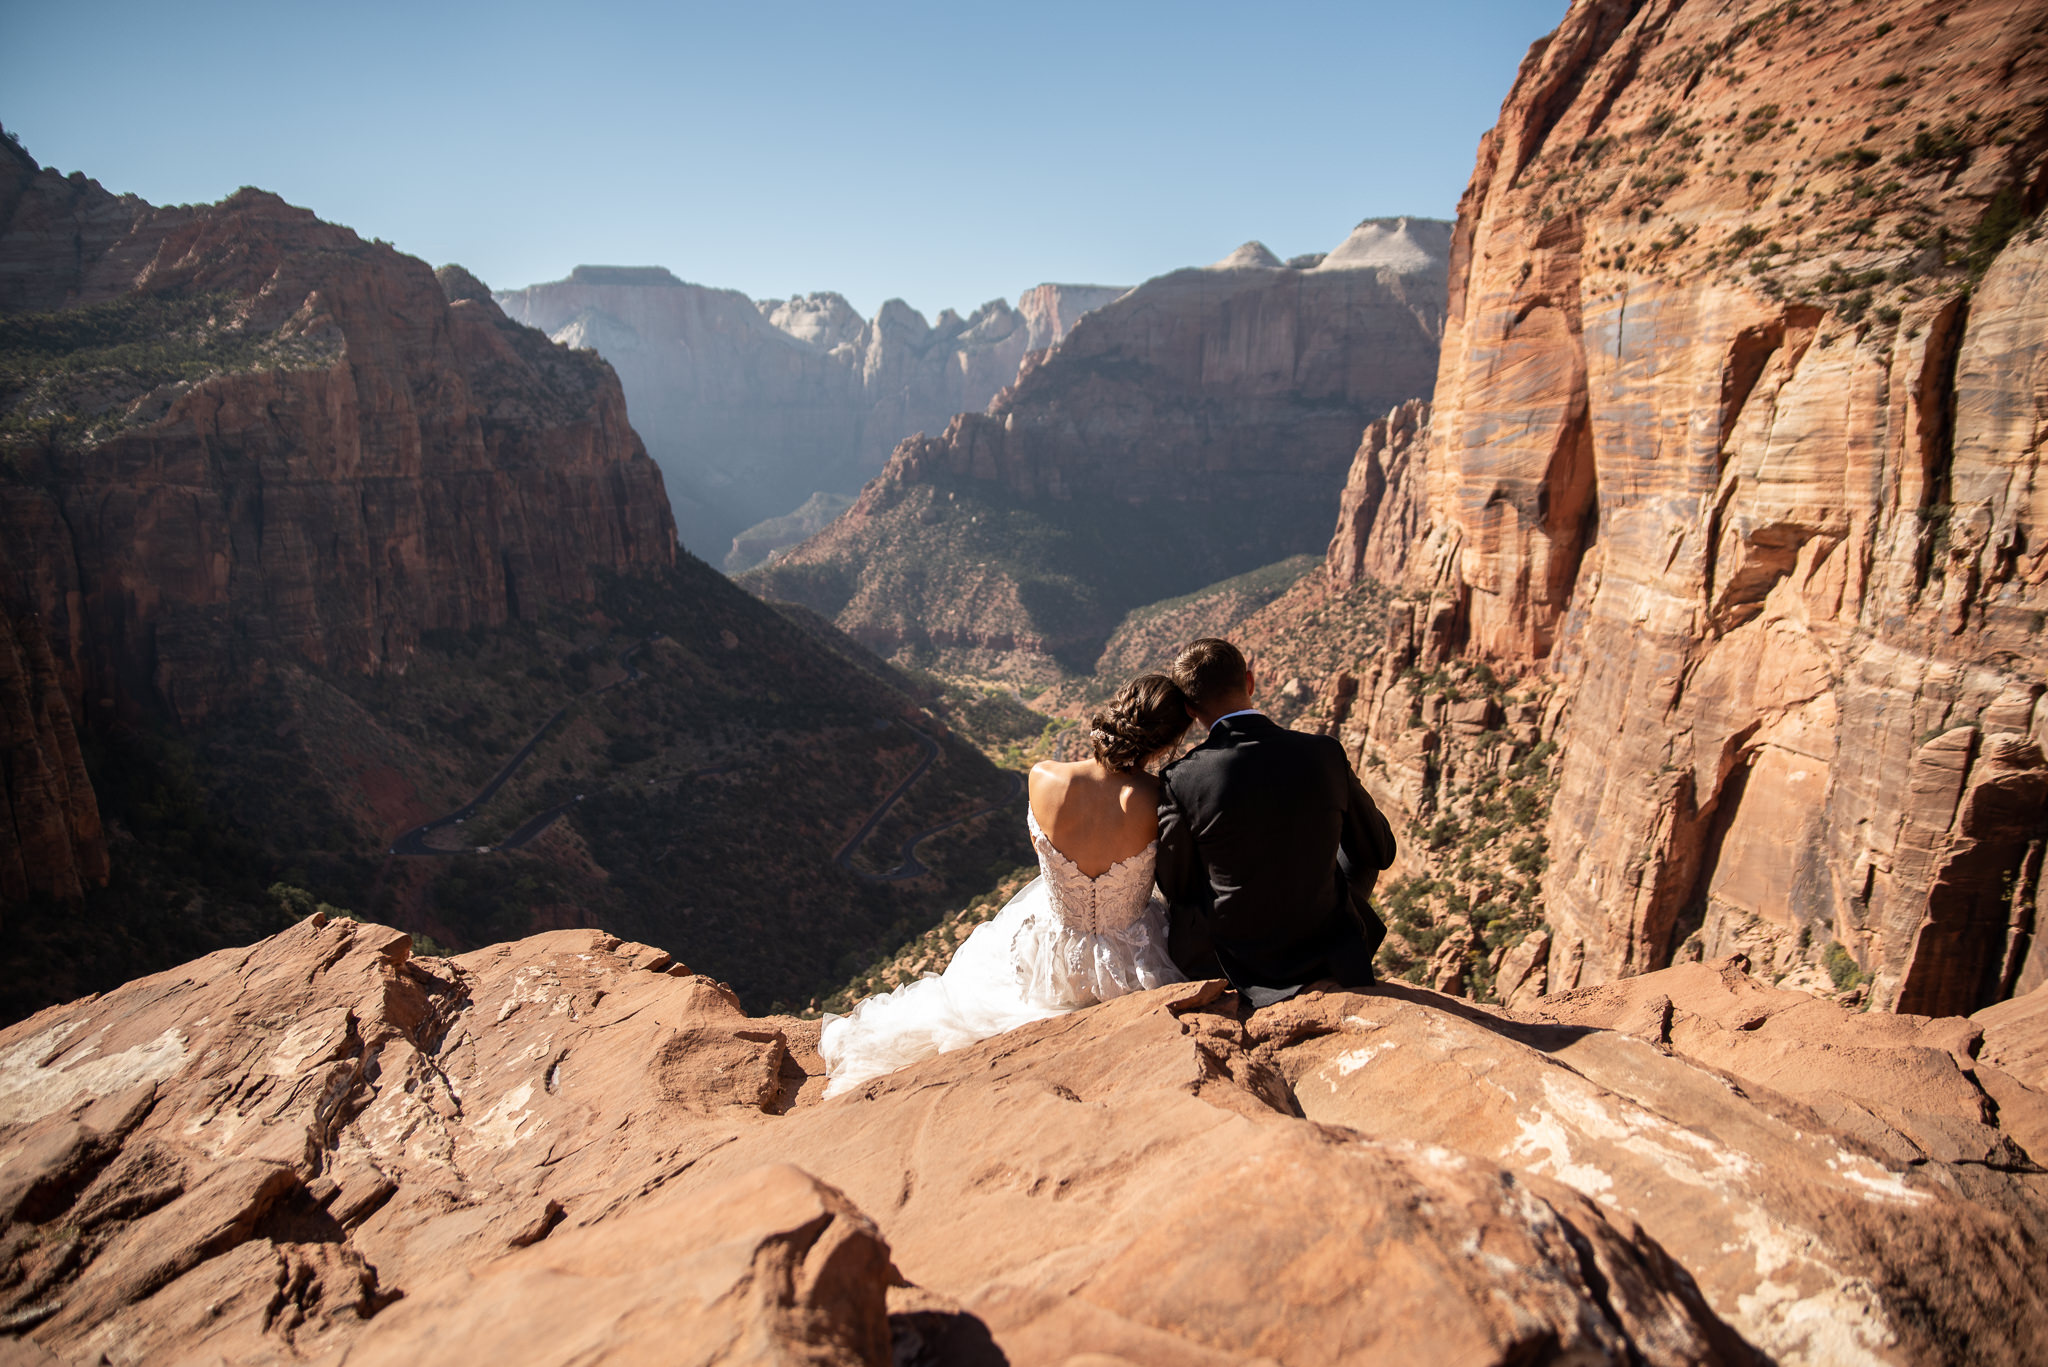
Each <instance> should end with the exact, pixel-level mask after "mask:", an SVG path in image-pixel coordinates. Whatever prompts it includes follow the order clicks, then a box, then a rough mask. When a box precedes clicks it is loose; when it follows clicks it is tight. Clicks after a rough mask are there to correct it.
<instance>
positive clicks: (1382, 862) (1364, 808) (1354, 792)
mask: <svg viewBox="0 0 2048 1367" xmlns="http://www.w3.org/2000/svg"><path fill="white" fill-rule="evenodd" d="M1337 763H1338V764H1340V765H1342V766H1343V772H1344V784H1345V789H1346V793H1345V799H1346V800H1345V806H1344V829H1343V833H1342V835H1341V836H1340V838H1339V840H1340V850H1341V853H1342V856H1343V858H1342V860H1341V861H1340V862H1341V863H1342V864H1343V866H1344V877H1345V881H1346V882H1348V883H1349V884H1350V885H1351V893H1352V896H1353V897H1354V898H1356V899H1357V900H1358V901H1360V902H1363V901H1365V900H1366V899H1367V898H1369V897H1371V896H1372V889H1373V885H1374V884H1375V883H1377V882H1378V881H1379V875H1380V870H1381V869H1384V868H1386V867H1388V866H1389V865H1391V864H1392V863H1393V862H1394V828H1393V827H1392V826H1390V825H1388V824H1387V818H1386V817H1385V816H1384V815H1382V814H1381V812H1380V809H1379V804H1378V803H1376V802H1374V801H1373V800H1372V794H1370V793H1368V792H1366V791H1365V785H1364V784H1363V783H1360V782H1359V781H1358V775H1357V774H1356V773H1355V772H1353V770H1352V768H1351V763H1350V761H1349V760H1348V759H1346V758H1345V757H1344V755H1343V752H1342V750H1341V749H1340V750H1339V751H1338V754H1337Z"/></svg>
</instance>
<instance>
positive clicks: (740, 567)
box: [725, 493, 853, 574]
mask: <svg viewBox="0 0 2048 1367" xmlns="http://www.w3.org/2000/svg"><path fill="white" fill-rule="evenodd" d="M852 506H853V499H852V498H850V497H848V496H847V495H845V494H827V493H815V494H812V495H811V496H810V497H809V498H807V499H805V500H804V501H803V502H802V503H801V504H799V505H798V506H797V507H796V508H795V509H794V510H793V511H791V512H787V513H784V514H783V515H782V516H780V517H771V518H768V519H767V520H766V521H762V522H757V523H755V524H754V525H753V526H751V527H748V528H747V529H746V530H744V531H742V532H740V533H739V534H738V535H737V536H735V537H733V539H732V549H731V550H729V551H727V552H726V553H725V572H726V573H727V574H739V573H742V572H743V571H746V570H750V569H752V568H754V566H756V565H758V564H760V563H761V562H762V561H764V560H767V559H769V558H770V557H772V556H773V555H774V554H775V553H776V552H777V551H783V550H787V549H789V548H790V547H791V546H794V545H796V544H797V542H799V541H807V540H809V539H810V538H811V537H814V536H816V535H817V534H818V533H819V532H821V531H823V530H825V528H826V527H827V526H829V525H831V522H832V519H833V518H835V517H838V516H839V515H840V514H841V513H843V512H845V511H846V510H847V509H848V508H851V507H852Z"/></svg>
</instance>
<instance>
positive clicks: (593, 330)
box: [498, 266, 1123, 562]
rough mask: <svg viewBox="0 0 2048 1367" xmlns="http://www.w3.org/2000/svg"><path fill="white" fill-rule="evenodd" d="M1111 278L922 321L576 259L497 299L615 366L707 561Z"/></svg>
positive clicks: (680, 515) (906, 430)
mask: <svg viewBox="0 0 2048 1367" xmlns="http://www.w3.org/2000/svg"><path fill="white" fill-rule="evenodd" d="M1121 293H1123V289H1122V287H1121V286H1116V287H1110V286H1099V285H1040V286H1038V287H1037V288H1036V289H1033V290H1030V291H1028V292H1027V293H1026V294H1025V295H1024V296H1023V297H1022V298H1021V299H1020V300H1019V301H1018V307H1016V308H1012V307H1011V306H1010V305H1009V304H1008V303H1006V302H1005V301H1003V300H1000V299H998V300H993V301H991V302H989V303H987V304H984V305H982V306H981V307H980V308H979V309H976V310H975V311H974V312H973V313H972V314H970V315H968V316H967V317H965V318H963V317H961V316H960V315H959V314H957V313H955V312H953V311H952V310H951V309H947V310H946V311H945V312H943V313H941V314H940V315H939V318H938V321H937V322H936V323H928V322H927V321H926V320H925V318H924V315H922V314H920V313H918V312H917V311H916V310H915V309H912V308H911V307H910V306H909V305H907V304H905V303H904V302H903V301H902V300H900V299H892V300H890V301H889V302H888V303H886V304H884V305H883V306H882V308H881V310H880V311H879V312H878V313H877V314H876V315H875V316H874V317H873V318H872V319H865V320H864V319H862V318H861V317H860V316H859V315H858V314H856V313H855V312H854V311H853V308H852V306H851V305H849V304H848V303H847V302H846V300H845V299H843V298H841V297H840V296H839V295H836V294H831V293H823V294H809V295H799V296H796V297H794V298H790V299H764V300H759V301H756V300H752V299H749V298H747V297H746V296H745V295H743V294H741V293H739V292H738V291H736V290H721V289H712V288H708V287H706V286H703V285H693V284H688V283H686V282H684V281H682V280H679V279H677V278H676V277H675V276H674V275H671V274H670V273H669V272H668V271H666V270H663V269H661V268H659V267H617V266H579V267H577V268H576V270H575V271H573V272H572V273H571V274H570V276H569V278H568V279H566V280H558V281H554V282H551V283H549V284H543V285H532V286H529V287H528V288H526V289H522V290H511V291H507V292H504V293H501V294H499V295H498V301H499V302H500V303H501V304H502V305H503V306H504V308H505V310H506V312H507V313H508V314H509V315H510V316H511V317H512V318H514V319H517V320H518V321H520V322H522V323H527V324H530V325H532V326H534V327H538V328H540V329H541V330H542V331H544V332H546V333H548V334H549V335H550V336H551V337H553V338H554V339H555V340H557V341H563V342H567V343H568V344H569V345H571V346H573V347H590V348H594V349H595V350H596V351H597V353H598V354H599V355H601V356H603V357H604V358H605V360H607V361H609V362H610V363H611V364H612V366H613V367H614V368H615V369H616V370H617V371H618V373H619V378H620V380H621V382H622V383H623V384H624V386H625V390H626V396H627V399H628V401H629V402H630V403H631V404H632V408H633V421H634V424H635V426H636V427H637V428H638V429H639V431H640V432H641V434H642V435H643V436H644V437H645V438H646V439H647V442H648V445H649V448H650V449H651V450H652V452H653V453H654V458H655V459H656V460H657V461H658V462H659V463H660V464H661V467H662V472H663V474H664V475H665V476H666V478H667V481H668V486H669V491H670V495H671V497H672V498H673V499H674V500H675V515H676V521H677V524H678V526H679V527H680V528H681V530H682V535H683V540H684V543H685V544H686V545H688V546H690V547H691V549H693V550H695V551H696V552H698V553H699V554H700V555H702V556H704V557H705V558H706V559H709V560H712V561H714V562H715V561H717V560H719V559H720V558H722V557H723V556H724V555H725V550H726V544H727V542H728V541H729V540H731V539H732V538H733V537H734V536H735V535H736V534H738V533H740V532H741V531H742V530H744V529H746V528H749V527H752V526H753V525H754V524H755V523H758V522H762V521H765V520H767V519H769V518H775V517H781V516H783V515H785V514H788V513H789V512H790V510H791V509H793V508H796V507H797V506H798V505H799V504H801V503H803V502H804V500H805V499H806V498H807V497H809V496H810V495H811V494H813V493H817V492H820V491H822V492H825V493H835V494H852V493H854V492H855V491H856V490H857V489H858V488H859V487H860V485H861V484H862V483H863V482H865V481H866V480H868V479H869V478H871V477H872V476H873V475H874V474H875V472H876V471H878V470H879V469H880V468H881V466H882V462H883V460H884V458H885V457H887V455H888V454H889V452H890V450H891V449H892V448H893V447H894V446H895V445H896V443H898V442H899V441H901V440H903V439H904V438H905V437H908V436H910V435H912V434H913V433H916V432H920V431H923V432H937V431H939V430H941V429H942V428H944V427H945V425H946V421H947V419H948V418H950V417H951V416H952V415H953V414H955V413H959V412H963V411H974V412H979V411H980V410H981V409H983V408H984V407H986V406H987V404H988V401H989V400H990V399H991V398H993V397H994V396H995V394H996V392H997V391H998V390H1000V389H1002V388H1003V387H1004V386H1005V385H1007V384H1009V383H1010V382H1011V381H1013V380H1014V379H1016V377H1017V368H1018V366H1019V365H1020V364H1021V363H1022V361H1023V359H1024V357H1025V356H1026V355H1027V354H1028V353H1029V352H1031V351H1034V350H1038V349H1041V348H1044V347H1048V346H1051V345H1053V344H1054V343H1056V342H1057V341H1059V339H1060V338H1061V337H1062V336H1063V335H1065V333H1066V331H1067V329H1069V328H1071V327H1072V326H1073V324H1074V320H1075V319H1076V318H1078V317H1079V316H1080V315H1082V314H1083V313H1086V312H1087V311H1088V310H1089V309H1092V308H1096V307H1099V306H1100V305H1102V304H1104V303H1107V302H1108V301H1110V300H1111V299H1114V298H1116V297H1117V295H1119V294H1121Z"/></svg>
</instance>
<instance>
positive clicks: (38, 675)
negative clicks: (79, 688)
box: [0, 610, 107, 902]
mask: <svg viewBox="0 0 2048 1367" xmlns="http://www.w3.org/2000/svg"><path fill="white" fill-rule="evenodd" d="M106 880H107V845H106V839H105V836H104V835H103V834H102V832H101V829H100V812H99V804H98V802H96V801H95V800H94V797H93V791H92V780H91V779H90V778H88V777H87V776H86V772H85V760H84V757H83V755H82V754H81V753H80V750H79V745H78V726H77V722H76V720H75V719H74V718H73V716H72V713H71V704H70V701H69V699H68V698H66V696H65V691H64V684H63V680H62V679H61V678H60V677H59V676H58V671H57V661H56V659H55V657H53V656H52V655H51V654H50V643H49V641H48V639H47V638H46V637H45V636H44V634H43V627H42V623H41V622H39V621H37V620H36V618H35V617H34V616H33V615H31V614H22V615H15V614H11V613H8V612H6V611H4V610H0V902H19V901H22V900H24V899H26V898H28V897H31V896H35V895H42V896H46V897H52V898H56V899H58V900H60V901H67V902H75V901H76V900H78V898H79V897H80V896H82V895H83V894H84V892H85V890H86V889H87V888H90V887H97V886H99V885H100V884H103V883H105V882H106Z"/></svg>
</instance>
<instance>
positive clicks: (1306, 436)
mask: <svg viewBox="0 0 2048 1367" xmlns="http://www.w3.org/2000/svg"><path fill="white" fill-rule="evenodd" d="M1449 239H1450V233H1449V225H1447V224H1444V223H1441V222H1436V221H1433V220H1425V219H1388V220H1374V221H1370V222H1367V223H1364V224H1361V225H1359V227H1358V228H1357V229H1356V230H1355V231H1354V232H1353V233H1352V234H1351V236H1350V237H1349V238H1348V239H1347V240H1346V241H1345V243H1344V244H1342V245H1341V246H1340V247H1339V249H1338V250H1336V251H1334V252H1331V253H1328V254H1327V255H1326V256H1323V257H1320V258H1310V259H1308V260H1307V261H1306V262H1304V263H1303V264H1300V265H1294V266H1288V265H1282V264H1281V263H1280V262H1279V261H1278V260H1276V259H1275V258H1274V257H1273V256H1272V254H1271V253H1270V252H1268V251H1266V249H1265V248H1264V247H1262V246H1259V245H1258V244H1256V243H1250V244H1247V245H1246V246H1245V247H1242V248H1240V249H1239V250H1238V251H1236V252H1233V253H1232V254H1231V255H1230V256H1228V257H1226V258H1224V259H1223V260H1222V261H1219V262H1217V263H1215V264H1214V265H1212V266H1208V267H1202V268H1194V269H1188V270H1180V271H1175V272H1173V273H1171V274H1169V275H1164V276H1161V277H1159V278H1157V279H1154V280H1150V281H1147V282H1146V283H1145V284H1143V285H1141V286H1139V287H1138V288H1136V289H1134V290H1132V291H1130V292H1129V293H1128V294H1126V295H1124V296H1123V297H1122V298H1120V299H1117V300H1116V301H1114V302H1113V303H1110V304H1106V305H1104V306H1102V307H1101V308H1098V309H1096V310H1095V311H1094V312H1092V313H1089V314H1087V315H1086V316H1085V317H1083V318H1082V319H1081V320H1080V321H1079V322H1078V323H1076V324H1075V326H1074V328H1073V330H1072V331H1071V332H1070V333H1068V334H1067V336H1066V339H1065V340H1064V341H1062V342H1061V343H1060V344H1059V345H1058V346H1057V347H1055V348H1053V349H1052V350H1050V351H1048V352H1045V353H1043V354H1040V353H1033V354H1032V355H1031V356H1030V357H1029V358H1028V359H1027V360H1026V362H1025V364H1024V367H1023V370H1022V372H1021V373H1020V374H1019V376H1018V378H1017V382H1016V383H1015V384H1014V385H1013V386H1011V387H1010V388H1009V389H1007V390H1005V391H1004V392H1003V393H1002V394H1000V395H998V396H997V397H996V399H995V401H994V402H993V403H991V404H990V405H989V407H988V411H987V412H986V413H985V414H984V413H966V412H963V413H961V414H960V415H959V416H958V417H956V418H954V420H953V421H952V423H951V424H950V425H949V426H948V427H947V428H946V429H945V431H944V432H943V433H941V434H940V435H938V436H923V437H917V438H913V439H911V440H908V441H906V442H904V443H903V444H902V445H901V446H899V447H898V448H897V449H896V451H895V453H894V454H893V455H892V456H891V457H890V460H889V464H888V466H887V468H885V469H884V471H883V472H882V474H881V476H880V477H879V478H878V479H876V480H875V481H874V482H872V483H871V484H869V485H868V486H867V488H866V489H865V490H863V492H862V494H861V497H860V499H859V501H858V502H857V503H856V504H855V505H854V507H853V508H852V509H851V510H849V511H848V512H847V513H846V514H845V515H844V516H842V517H841V518H840V519H839V520H838V521H837V522H835V523H833V524H832V525H831V526H830V527H828V528H826V530H825V531H824V532H823V533H821V534H820V535H818V536H817V537H814V538H813V539H811V540H810V541H808V542H805V543H804V544H802V545H800V546H798V547H795V548H793V549H792V550H791V551H789V552H788V553H787V554H786V555H784V556H783V557H781V558H780V559H778V560H777V562H776V563H775V564H774V565H771V566H768V567H766V568H764V569H762V570H759V571H756V572H755V574H754V577H751V578H749V579H748V581H747V582H748V583H749V585H750V586H752V587H754V588H755V589H756V591H757V592H761V593H764V594H766V595H768V596H770V597H783V598H790V599H793V600H795V601H799V602H803V603H805V604H806V605H808V606H810V607H813V608H815V609H817V610H818V611H821V612H824V613H826V614H828V615H831V616H834V617H835V618H836V619H837V621H838V622H839V624H840V626H841V627H842V628H844V629H845V630H847V631H848V632H849V633H851V634H852V635H853V636H855V637H856V638H857V639H859V640H862V641H863V642H866V643H867V644H869V645H870V646H872V647H873V648H875V649H877V650H879V651H882V652H883V653H884V654H905V655H908V656H911V657H916V658H935V657H939V656H943V657H945V658H946V659H948V660H950V661H951V662H952V664H953V666H954V667H961V668H968V669H993V670H997V671H999V672H1004V673H1007V674H1011V675H1015V676H1030V677H1045V678H1050V677H1054V676H1056V675H1058V674H1059V673H1060V672H1061V671H1063V670H1065V671H1074V670H1079V671H1080V672H1087V670H1088V668H1089V666H1090V665H1091V664H1092V662H1093V660H1094V658H1095V653H1096V652H1099V650H1100V649H1101V647H1102V644H1103V641H1104V640H1105V639H1106V637H1107V636H1108V634H1109V632H1110V631H1111V630H1113V629H1114V627H1115V626H1116V624H1117V622H1118V621H1120V620H1121V618H1122V614H1123V613H1124V612H1125V611H1127V610H1129V609H1130V608H1133V607H1136V606H1139V605H1141V604H1144V603H1148V602H1154V601H1157V600H1159V599H1164V598H1168V597H1172V596H1174V595H1176V594H1182V593H1186V592H1188V591H1190V590H1192V589H1195V588H1199V587H1201V586H1202V585H1204V584H1208V583H1212V582H1214V581H1216V580H1220V579H1223V578H1226V577H1228V576H1231V575H1234V574H1239V573H1242V572H1244V571H1247V570H1250V569H1253V568H1256V567H1258V566H1261V565H1266V564H1269V563H1271V562H1273V561H1276V560H1280V559H1283V558H1285V557H1287V556H1289V555H1293V554H1298V553H1301V552H1304V551H1309V550H1317V549H1320V536H1319V533H1318V532H1317V530H1315V529H1319V528H1324V527H1327V526H1328V525H1329V519H1330V517H1331V515H1332V514H1333V513H1334V512H1335V510H1336V503H1337V496H1338V491H1339V490H1340V489H1341V487H1342V485H1343V481H1344V474H1345V471H1346V469H1347V468H1348V465H1349V463H1350V459H1351V456H1352V454H1353V452H1354V450H1355V448H1356V447H1357V444H1358V434H1359V429H1360V428H1361V427H1363V426H1364V425H1365V424H1366V423H1367V422H1368V421H1369V420H1370V419H1373V418H1376V417H1378V416H1380V415H1382V414H1384V413H1385V412H1386V411H1387V409H1388V408H1389V407H1390V406H1391V405H1393V404H1397V403H1399V402H1401V401H1402V400H1404V399H1409V398H1413V397H1414V396H1416V395H1418V394H1427V393H1428V391H1429V387H1430V384H1431V381H1432V379H1433V376H1434V374H1435V370H1436V358H1437V343H1438V337H1439V335H1440V331H1441V327H1442V299H1443V293H1444V282H1445V274H1444V271H1445V266H1446V262H1447V259H1448V247H1449Z"/></svg>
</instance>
